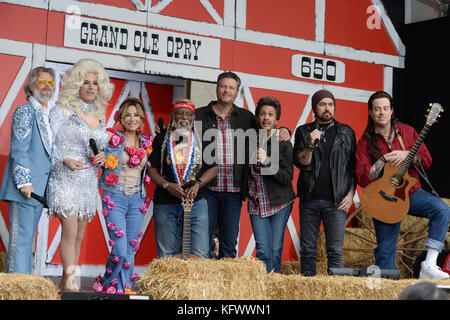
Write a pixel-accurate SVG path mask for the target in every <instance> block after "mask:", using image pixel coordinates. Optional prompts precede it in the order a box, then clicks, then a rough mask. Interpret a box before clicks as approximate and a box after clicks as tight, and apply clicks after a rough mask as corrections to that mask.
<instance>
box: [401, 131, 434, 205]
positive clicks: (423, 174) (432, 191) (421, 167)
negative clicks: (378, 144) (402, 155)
mask: <svg viewBox="0 0 450 320" xmlns="http://www.w3.org/2000/svg"><path fill="white" fill-rule="evenodd" d="M397 138H398V141H399V142H400V145H401V146H402V149H403V150H406V148H405V144H404V143H403V139H402V136H401V135H400V132H399V131H397ZM419 165H420V170H419V168H418V167H417V166H414V168H416V170H417V172H418V173H419V174H420V176H421V177H422V178H423V180H425V181H426V182H427V183H428V185H429V186H430V188H431V193H432V194H434V195H435V196H436V197H438V198H440V196H439V194H438V193H437V192H436V190H435V189H434V188H433V186H432V185H431V182H430V180H428V177H427V175H426V173H425V170H424V169H423V166H422V162H421V161H419Z"/></svg>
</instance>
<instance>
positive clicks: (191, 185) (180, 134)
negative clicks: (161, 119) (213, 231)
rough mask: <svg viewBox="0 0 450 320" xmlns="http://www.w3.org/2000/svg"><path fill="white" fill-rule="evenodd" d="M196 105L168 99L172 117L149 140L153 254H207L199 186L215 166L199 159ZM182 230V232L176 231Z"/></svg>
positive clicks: (204, 205) (205, 220) (205, 218)
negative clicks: (153, 223) (195, 123)
mask: <svg viewBox="0 0 450 320" xmlns="http://www.w3.org/2000/svg"><path fill="white" fill-rule="evenodd" d="M194 119H195V106H194V104H193V103H191V102H190V101H189V100H181V101H176V102H175V103H174V104H173V105H172V112H171V121H170V122H169V124H168V126H167V129H166V130H164V131H161V132H160V133H159V134H158V135H157V136H156V137H155V140H154V142H153V152H152V153H151V154H150V162H151V164H152V167H151V168H150V172H149V174H150V178H151V180H152V181H153V183H154V184H155V185H156V189H155V194H154V197H153V203H154V206H153V215H154V218H155V238H156V247H157V252H158V258H167V257H171V256H174V255H178V254H180V253H181V254H182V258H187V257H190V255H191V254H192V255H193V256H197V257H201V258H208V257H209V233H208V205H207V202H206V198H205V194H204V187H205V186H206V185H207V184H208V183H209V182H210V181H211V180H212V179H213V178H214V177H215V176H216V175H217V166H216V165H215V164H213V165H209V164H206V163H205V161H203V160H204V159H203V157H202V150H203V148H205V147H206V142H205V143H203V142H202V140H201V138H200V136H199V135H198V133H197V130H196V127H195V125H194ZM182 230H183V236H182V238H181V233H182Z"/></svg>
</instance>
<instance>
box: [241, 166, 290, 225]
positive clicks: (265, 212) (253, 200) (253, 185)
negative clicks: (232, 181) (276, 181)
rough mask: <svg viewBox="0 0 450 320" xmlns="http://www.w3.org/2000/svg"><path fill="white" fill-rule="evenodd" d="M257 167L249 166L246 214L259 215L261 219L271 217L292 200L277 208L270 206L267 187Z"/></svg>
mask: <svg viewBox="0 0 450 320" xmlns="http://www.w3.org/2000/svg"><path fill="white" fill-rule="evenodd" d="M260 170H261V169H260V167H259V165H255V164H252V165H250V177H249V179H248V201H247V212H248V213H249V214H259V215H260V216H261V218H266V217H270V216H273V215H274V214H276V213H278V212H280V211H281V210H283V209H284V208H286V207H287V206H288V205H289V204H291V203H292V202H294V200H292V201H290V202H288V203H284V204H280V205H279V206H275V207H273V206H271V205H270V199H269V195H268V193H267V187H266V184H265V183H264V180H263V177H262V176H261V175H260Z"/></svg>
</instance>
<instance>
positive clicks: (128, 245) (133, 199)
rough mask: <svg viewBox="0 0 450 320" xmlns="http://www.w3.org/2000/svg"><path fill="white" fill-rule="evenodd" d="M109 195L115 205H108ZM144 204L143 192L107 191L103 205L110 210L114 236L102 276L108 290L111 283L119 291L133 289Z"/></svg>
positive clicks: (109, 229) (111, 229) (109, 226)
mask: <svg viewBox="0 0 450 320" xmlns="http://www.w3.org/2000/svg"><path fill="white" fill-rule="evenodd" d="M108 195H109V196H110V197H111V202H113V203H114V208H112V209H108V203H106V202H105V200H104V199H105V196H108ZM143 204H144V199H143V198H142V196H141V193H140V192H136V193H135V194H133V195H129V196H127V195H125V194H124V193H123V192H122V191H117V192H115V193H110V192H108V191H103V201H102V205H103V210H105V209H106V210H108V212H109V214H108V215H107V216H106V217H105V220H106V224H107V228H108V233H109V237H110V239H111V242H110V245H111V244H113V245H112V248H111V253H110V254H109V257H108V260H107V262H106V272H105V274H104V276H103V279H102V284H103V288H104V290H105V291H106V290H107V289H108V288H109V287H111V286H113V287H115V290H116V292H117V291H118V292H119V293H120V292H122V293H123V292H124V290H125V289H132V285H133V281H132V277H133V273H134V256H135V254H136V251H137V249H138V248H139V245H138V244H139V239H138V236H139V232H140V230H141V226H142V221H143V219H144V214H145V212H143V210H141V206H142V205H143ZM120 230H122V231H123V234H122V232H120ZM111 282H112V283H111ZM110 290H111V288H110ZM112 290H113V291H114V289H112ZM110 292H111V291H110Z"/></svg>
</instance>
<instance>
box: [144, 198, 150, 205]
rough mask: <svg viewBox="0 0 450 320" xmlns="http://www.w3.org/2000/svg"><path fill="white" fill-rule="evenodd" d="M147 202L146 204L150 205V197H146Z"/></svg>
mask: <svg viewBox="0 0 450 320" xmlns="http://www.w3.org/2000/svg"><path fill="white" fill-rule="evenodd" d="M145 204H146V205H147V206H149V205H150V198H145Z"/></svg>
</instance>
